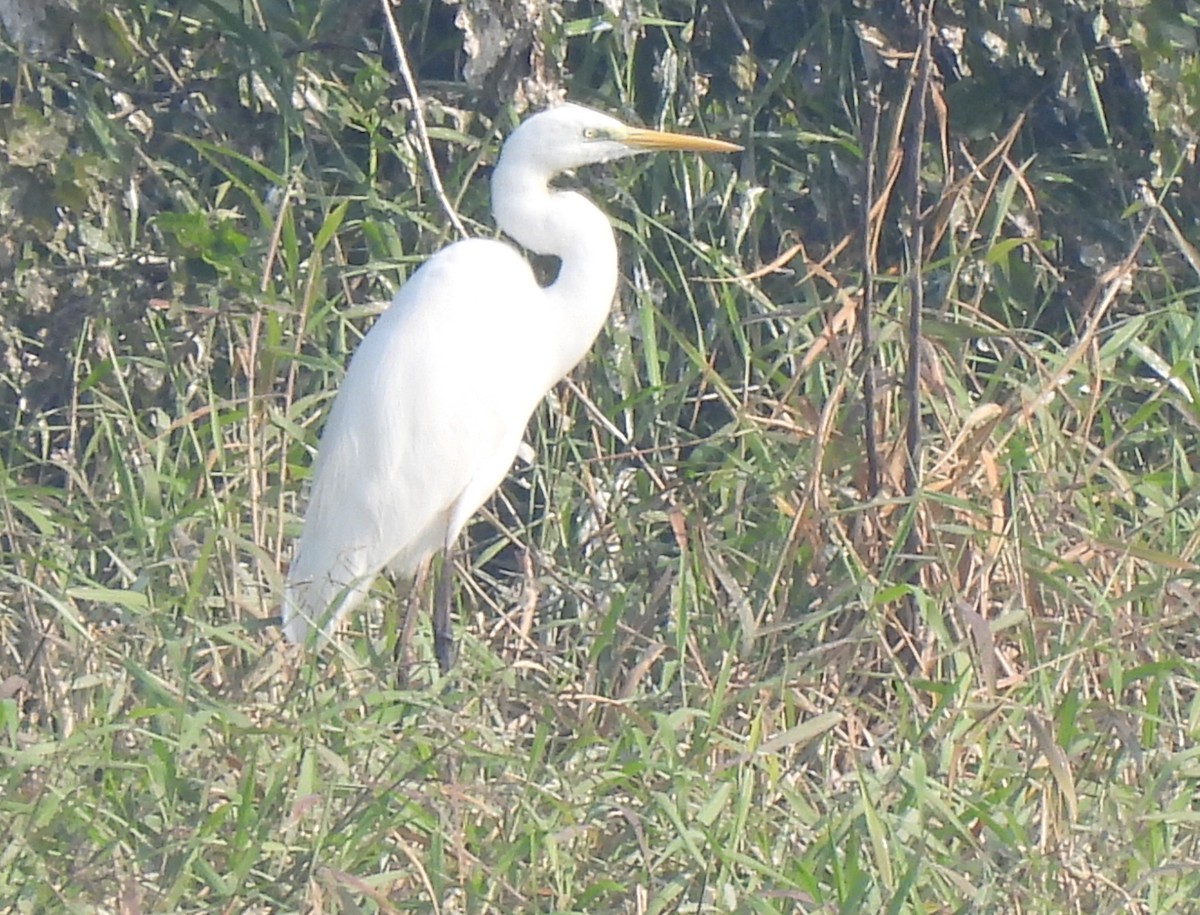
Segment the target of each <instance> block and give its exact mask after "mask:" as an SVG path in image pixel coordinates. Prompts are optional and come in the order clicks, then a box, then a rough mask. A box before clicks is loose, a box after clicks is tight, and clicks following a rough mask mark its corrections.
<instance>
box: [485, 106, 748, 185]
mask: <svg viewBox="0 0 1200 915" xmlns="http://www.w3.org/2000/svg"><path fill="white" fill-rule="evenodd" d="M672 149H674V150H686V151H692V152H724V153H728V152H736V151H738V150H739V149H741V147H740V146H737V145H736V144H733V143H726V142H725V141H724V140H710V139H709V138H707V137H695V136H688V135H686V134H678V133H665V132H663V131H659V130H644V129H641V128H637V127H630V126H628V125H627V124H622V123H621V122H620V121H618V120H617V119H616V118H613V117H609V116H608V115H606V114H602V113H601V112H599V111H593V110H592V109H591V108H585V107H583V106H582V105H573V104H570V103H565V104H562V105H559V106H557V107H555V108H548V109H546V110H545V111H540V112H538V113H537V114H535V115H533V116H532V117H530V118H527V119H525V120H524V121H522V122H521V125H520V126H519V127H518V128H517V129H516V130H515V131H513V133H512V135H511V136H509V138H508V140H507V141H506V142H505V144H504V148H503V150H502V151H501V154H500V158H501V162H503V161H504V160H505V159H506V158H509V157H513V158H514V159H518V160H521V161H524V162H529V163H534V162H536V163H538V164H539V165H541V166H542V167H543V168H544V169H545V170H546V172H547V173H548V174H557V173H558V172H564V171H568V170H570V169H573V168H578V167H580V166H582V165H592V164H594V163H597V162H610V161H612V160H613V159H621V158H624V157H625V156H632V155H636V154H637V153H642V152H658V151H664V150H672Z"/></svg>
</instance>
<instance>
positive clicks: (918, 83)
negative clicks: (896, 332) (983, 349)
mask: <svg viewBox="0 0 1200 915" xmlns="http://www.w3.org/2000/svg"><path fill="white" fill-rule="evenodd" d="M917 17H918V18H917V28H918V33H919V37H918V45H917V61H916V71H915V72H916V75H915V78H914V85H913V90H914V91H913V104H912V105H911V106H910V107H909V112H908V113H909V121H908V126H907V129H906V130H905V136H904V170H905V174H904V179H903V180H902V181H901V194H902V195H903V198H904V203H905V206H904V210H905V218H906V220H907V223H908V225H907V228H906V230H905V232H904V251H905V260H906V261H907V264H906V266H907V268H908V287H909V311H908V335H907V336H908V341H907V342H908V367H907V371H906V373H905V378H904V395H905V400H906V401H907V406H908V419H907V426H906V428H905V452H906V457H907V461H906V462H905V468H904V495H905V497H906V498H907V499H908V503H909V506H910V515H909V525H908V535H907V537H906V538H905V543H904V552H905V553H906V554H907V555H908V563H907V565H908V568H907V574H906V575H905V580H906V581H907V582H908V583H909V584H911V585H917V584H918V583H919V576H920V569H921V566H920V561H919V557H920V555H921V534H920V527H919V525H918V524H917V519H916V515H915V507H916V499H917V493H918V491H919V489H920V487H921V317H922V314H923V312H924V309H925V281H924V266H925V264H924V252H925V226H924V223H923V222H922V219H921V211H922V200H921V189H922V188H921V150H922V146H923V143H924V139H925V111H926V106H927V104H928V101H929V65H930V56H931V55H930V45H931V38H930V35H931V30H932V20H933V0H925V2H924V3H922V4H921V6H920V8H919V9H918V12H917ZM918 617H919V614H918V608H917V603H916V597H915V594H914V595H910V596H909V598H908V600H907V601H906V606H905V609H904V612H903V614H902V619H901V620H900V623H901V627H902V628H903V629H904V633H901V637H902V638H903V639H906V640H908V639H911V636H912V633H913V632H914V631H915V628H916V622H917V619H918ZM902 657H904V658H906V660H907V661H908V662H910V663H912V662H915V660H916V656H915V651H913V650H912V646H911V642H909V648H908V650H905V651H903V652H902Z"/></svg>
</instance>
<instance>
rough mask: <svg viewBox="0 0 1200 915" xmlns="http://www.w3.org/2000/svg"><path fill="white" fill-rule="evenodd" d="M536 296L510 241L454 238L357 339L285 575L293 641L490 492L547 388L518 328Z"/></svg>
mask: <svg viewBox="0 0 1200 915" xmlns="http://www.w3.org/2000/svg"><path fill="white" fill-rule="evenodd" d="M543 294H544V293H543V292H542V291H541V290H540V289H539V288H538V286H537V284H536V282H535V280H534V277H533V274H532V272H531V270H530V268H529V266H528V264H527V263H526V262H525V261H524V259H523V258H522V257H521V256H520V255H519V254H518V253H517V252H516V251H515V250H514V249H513V248H511V247H510V246H508V245H506V244H503V243H502V242H496V241H486V240H472V241H466V242H459V243H458V244H455V245H452V246H450V247H449V248H446V249H444V250H443V251H441V252H440V253H438V254H437V255H436V256H434V257H433V258H431V259H430V260H429V261H428V262H426V264H425V265H424V266H422V267H421V268H420V269H419V270H418V271H417V272H416V273H415V274H414V275H413V276H412V278H411V279H410V280H409V281H408V282H407V283H406V284H405V285H404V286H403V287H402V288H401V290H400V291H399V292H398V293H397V295H396V298H395V299H394V300H393V303H392V305H391V307H390V308H389V309H388V310H387V311H386V312H384V313H383V314H382V315H381V316H380V317H379V319H378V320H377V322H376V323H375V325H374V326H373V327H372V328H371V331H370V332H369V333H368V334H367V336H366V337H365V338H364V339H363V341H362V343H361V344H360V345H359V347H358V350H357V351H356V352H355V354H354V357H353V359H352V360H351V363H350V366H349V368H348V370H347V372H346V377H345V380H344V381H343V383H342V386H341V388H340V390H339V392H338V395H337V397H336V399H335V401H334V404H333V407H332V409H331V411H330V416H329V421H328V423H327V425H326V427H325V431H324V433H323V434H322V437H321V443H320V447H319V450H318V457H317V461H316V465H315V468H314V473H313V486H312V495H311V498H310V503H309V508H308V513H307V516H306V519H305V524H304V532H303V534H302V536H301V539H300V543H299V546H298V548H297V554H296V557H295V560H294V561H293V564H292V568H291V571H290V572H289V575H288V594H287V596H286V598H285V602H284V623H285V631H286V632H287V634H288V636H289V637H290V638H291V639H292V640H293V641H302V640H303V639H304V638H305V637H306V636H307V632H308V629H309V628H310V623H313V622H315V623H317V624H320V625H322V627H324V628H328V625H332V623H333V622H334V621H335V620H336V618H337V617H339V616H341V615H342V614H343V613H345V612H348V611H349V610H350V609H352V608H353V606H354V605H356V604H357V603H358V602H359V601H360V600H361V599H362V597H363V596H364V595H365V594H366V592H367V590H368V589H369V587H370V584H371V581H372V580H373V579H374V578H375V576H376V575H377V574H378V573H379V571H380V570H381V569H382V568H384V567H385V566H391V567H392V568H393V569H395V570H396V571H397V572H399V573H402V574H411V573H412V572H414V571H415V570H416V568H417V566H418V565H419V564H420V562H421V561H422V560H424V559H425V557H427V556H428V555H429V554H430V553H432V552H434V551H436V550H437V549H439V548H441V547H442V546H444V545H445V543H446V541H447V538H448V537H449V538H453V537H455V536H457V534H458V530H459V528H461V526H462V525H463V524H464V523H465V522H466V520H467V519H468V518H469V517H470V515H471V514H473V513H474V512H475V510H476V509H478V507H479V506H480V505H481V504H482V503H483V502H484V501H485V500H486V499H487V497H488V496H489V495H490V494H491V492H492V491H493V490H494V489H495V487H496V486H497V485H499V483H500V481H501V480H502V479H503V477H504V474H505V473H506V472H507V470H508V468H509V467H510V466H511V464H512V461H513V458H514V456H515V454H516V451H517V448H518V446H519V445H520V441H521V435H522V433H523V431H524V429H525V426H526V424H527V423H528V421H529V415H530V413H531V412H532V411H533V409H534V408H535V407H536V406H537V403H538V401H539V400H540V398H541V397H542V395H543V394H544V393H545V390H544V386H543V385H542V382H541V376H540V375H539V373H537V372H536V371H535V370H534V368H535V366H534V365H533V362H534V360H533V359H532V358H531V357H532V356H533V355H534V354H533V353H530V352H529V351H528V349H529V346H528V341H529V339H530V338H529V331H528V328H526V327H525V326H524V325H525V323H526V321H525V320H523V319H524V318H526V317H527V316H528V315H530V314H532V313H533V303H534V300H536V299H537V297H538V296H541V295H543ZM331 608H332V611H331ZM327 620H328V625H327V624H326V622H325V621H327Z"/></svg>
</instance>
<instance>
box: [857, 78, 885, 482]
mask: <svg viewBox="0 0 1200 915" xmlns="http://www.w3.org/2000/svg"><path fill="white" fill-rule="evenodd" d="M866 99H867V106H868V108H869V115H868V118H867V136H866V142H865V143H864V146H865V148H866V149H865V151H866V156H865V163H866V165H865V168H866V181H865V184H866V192H865V194H864V197H863V208H862V219H863V223H862V242H863V255H862V256H863V288H862V304H861V307H860V309H859V317H858V333H859V340H860V342H861V343H862V372H863V380H862V396H863V424H864V425H865V426H866V429H865V430H864V432H863V444H864V445H865V447H866V451H867V499H868V500H870V499H874V498H875V497H876V496H877V495H879V443H878V441H877V439H876V428H875V361H876V352H875V341H874V339H873V337H872V336H871V330H872V328H871V319H872V317H873V316H874V314H875V249H874V246H873V245H872V243H871V239H872V238H873V237H874V236H873V234H872V232H871V209H872V207H873V206H874V204H875V167H876V164H877V161H876V154H877V152H878V146H879V108H880V105H879V83H878V81H876V80H872V82H871V85H870V86H868V87H867V92H866Z"/></svg>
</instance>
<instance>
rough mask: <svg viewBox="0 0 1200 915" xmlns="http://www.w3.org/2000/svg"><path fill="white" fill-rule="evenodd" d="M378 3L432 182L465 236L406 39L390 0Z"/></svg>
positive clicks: (458, 229) (457, 227)
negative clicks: (431, 135) (427, 120)
mask: <svg viewBox="0 0 1200 915" xmlns="http://www.w3.org/2000/svg"><path fill="white" fill-rule="evenodd" d="M379 5H380V6H381V7H382V8H383V21H384V22H386V23H387V28H388V34H389V35H390V36H391V39H392V46H393V47H394V48H395V49H396V60H397V62H398V63H399V64H400V76H401V77H402V78H403V79H404V85H405V87H406V88H407V89H408V97H409V99H411V100H412V106H413V123H415V124H416V127H417V140H418V142H419V143H420V144H421V155H422V156H424V157H425V169H426V171H428V172H429V183H430V184H431V185H433V193H434V196H436V197H437V199H438V203H440V204H441V205H442V209H443V210H445V211H446V216H447V218H448V219H449V220H450V224H451V225H452V226H454V228H455V229H456V230H457V231H458V234H459V235H461V236H462V237H463V238H466V237H467V230H466V229H465V228H464V227H463V224H462V221H461V220H460V219H459V218H458V213H457V212H455V210H454V205H453V204H452V203H450V198H449V197H447V196H446V189H445V188H444V187H443V186H442V176H441V175H440V174H438V170H437V162H436V160H435V159H434V158H433V146H432V145H430V143H429V130H428V129H427V128H426V127H425V112H424V110H423V109H422V108H421V95H420V93H419V92H417V83H416V80H415V79H413V74H412V68H411V67H409V65H408V53H407V52H406V51H405V50H404V40H403V39H402V38H401V37H400V29H399V28H398V27H397V25H396V17H395V16H393V15H392V4H391V0H379Z"/></svg>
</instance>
